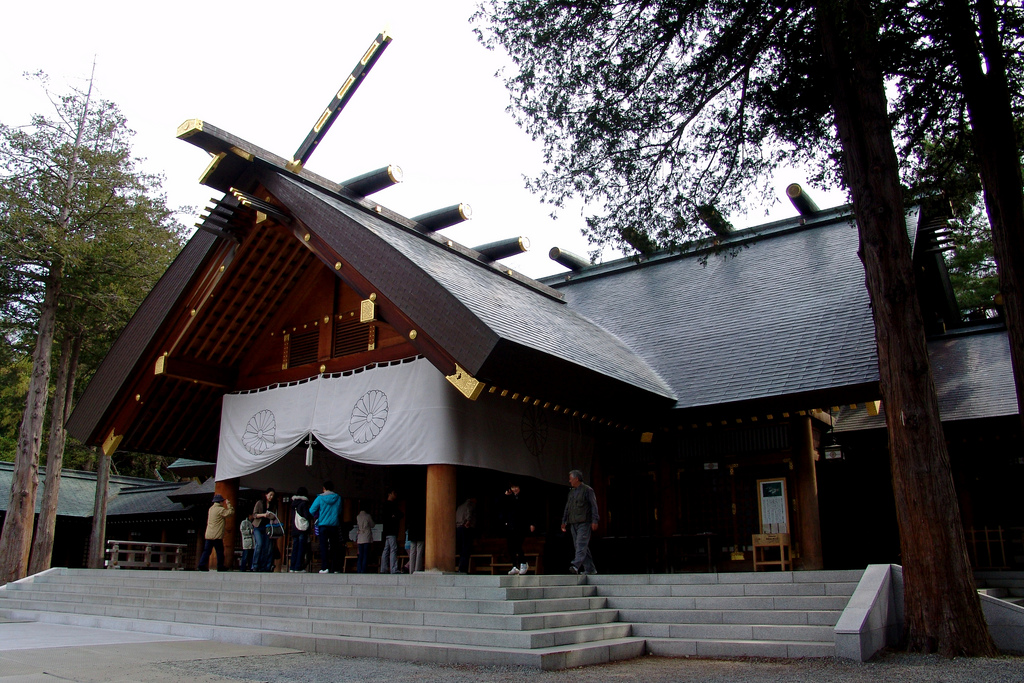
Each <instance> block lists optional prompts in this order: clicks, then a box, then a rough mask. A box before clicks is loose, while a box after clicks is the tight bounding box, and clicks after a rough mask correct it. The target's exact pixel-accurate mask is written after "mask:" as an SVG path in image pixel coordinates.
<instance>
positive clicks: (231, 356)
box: [219, 235, 304, 365]
mask: <svg viewBox="0 0 1024 683" xmlns="http://www.w3.org/2000/svg"><path fill="white" fill-rule="evenodd" d="M285 239H286V240H288V241H283V242H282V248H281V251H284V252H285V253H286V254H287V255H286V257H285V259H284V262H283V263H281V261H279V263H281V266H280V268H278V269H277V272H276V273H273V272H272V269H271V268H265V269H263V271H262V273H263V277H262V278H261V280H260V282H259V283H257V284H256V285H255V286H256V287H258V288H259V289H257V290H255V291H259V292H261V298H260V300H259V301H258V302H256V304H255V305H254V306H253V307H252V309H251V310H250V311H249V313H248V315H246V316H245V318H244V319H243V320H240V319H238V318H236V319H235V322H236V333H235V335H234V338H235V339H236V341H238V342H239V345H238V348H237V349H235V350H234V351H233V353H232V347H230V346H228V347H226V348H225V349H224V351H223V352H222V353H221V356H220V357H219V360H220V362H221V363H224V364H231V365H234V364H235V363H236V362H237V361H238V359H239V356H240V355H241V353H242V352H243V350H244V349H246V348H247V347H248V345H249V343H250V342H251V340H252V339H253V338H254V337H255V336H256V335H257V333H258V331H259V329H260V320H259V318H263V319H264V320H265V319H266V316H267V314H268V313H269V312H275V311H277V310H278V309H280V308H281V303H282V301H283V300H284V299H285V298H286V297H287V296H289V294H290V293H291V291H292V289H293V288H294V286H295V282H296V281H297V280H298V279H299V278H300V277H301V274H300V273H299V271H298V268H299V265H300V264H301V262H302V260H303V259H302V257H303V256H304V253H303V249H302V247H301V246H299V245H297V244H295V243H294V242H291V236H290V235H289V236H287V237H286V238H285Z"/></svg>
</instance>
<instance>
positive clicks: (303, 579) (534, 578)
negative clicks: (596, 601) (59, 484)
mask: <svg viewBox="0 0 1024 683" xmlns="http://www.w3.org/2000/svg"><path fill="white" fill-rule="evenodd" d="M36 581H37V582H44V583H60V582H74V583H79V584H94V585H95V584H98V585H111V584H115V583H116V584H118V585H125V586H135V587H159V586H167V585H190V586H209V587H210V589H211V590H220V589H222V588H223V587H224V584H230V585H232V586H242V585H247V584H262V585H263V586H268V585H269V586H274V585H278V586H280V585H292V584H296V583H315V584H318V585H338V584H341V585H370V586H373V585H377V586H382V585H387V586H395V585H430V586H466V587H516V588H521V587H534V586H542V587H555V586H577V585H586V584H587V583H588V582H587V580H586V577H580V576H571V575H536V574H530V575H526V576H489V575H477V574H473V575H469V574H435V573H432V572H423V573H416V574H412V575H408V574H318V573H306V572H301V573H295V574H292V573H282V572H272V573H251V572H213V571H211V572H194V571H185V572H182V571H154V570H141V569H117V570H114V569H109V570H103V571H97V570H92V569H66V568H61V569H60V570H59V572H54V573H52V574H46V575H45V576H40V577H38V578H37V579H36Z"/></svg>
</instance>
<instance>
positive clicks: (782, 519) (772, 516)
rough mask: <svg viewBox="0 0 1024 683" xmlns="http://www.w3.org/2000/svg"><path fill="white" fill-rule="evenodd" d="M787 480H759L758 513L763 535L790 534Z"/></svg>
mask: <svg viewBox="0 0 1024 683" xmlns="http://www.w3.org/2000/svg"><path fill="white" fill-rule="evenodd" d="M786 500H787V498H786V479H785V478H779V479H758V480H757V503H758V505H757V511H758V517H759V519H760V520H761V533H762V534H788V533H789V507H788V506H787V505H786Z"/></svg>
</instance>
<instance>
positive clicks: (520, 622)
mask: <svg viewBox="0 0 1024 683" xmlns="http://www.w3.org/2000/svg"><path fill="white" fill-rule="evenodd" d="M254 597H260V596H258V595H257V596H254ZM277 597H280V596H277ZM299 597H302V596H299ZM306 600H307V603H304V604H276V603H273V602H272V603H259V602H256V603H253V602H249V603H243V602H230V601H217V600H209V601H191V600H172V599H163V598H137V597H122V596H115V597H113V598H111V597H109V596H91V595H89V594H83V593H72V592H61V593H50V592H40V591H31V590H18V591H15V592H12V593H10V594H9V595H7V597H6V598H4V599H0V606H2V605H4V604H11V603H17V605H18V606H19V607H22V608H25V609H37V610H47V609H54V610H59V611H79V612H86V611H88V613H90V614H106V615H109V616H121V617H132V618H137V617H138V615H139V613H140V611H143V610H144V612H143V613H145V614H158V615H159V613H160V612H176V611H178V610H183V611H185V612H187V613H190V614H197V615H198V614H203V613H211V614H221V615H234V617H235V618H237V619H239V620H244V619H253V618H256V619H259V618H260V617H270V618H289V619H310V620H318V621H346V622H364V623H379V624H402V625H430V626H457V625H464V626H465V625H469V624H472V625H473V626H472V627H478V628H504V629H515V630H534V629H542V628H555V627H576V626H585V625H594V624H606V623H609V622H612V621H615V618H616V611H615V610H608V609H587V610H575V611H569V612H564V611H563V612H534V613H531V614H525V615H503V614H490V613H486V612H484V613H479V612H476V613H468V612H440V611H434V610H431V611H423V610H405V609H403V610H389V609H379V608H374V607H369V608H352V607H329V606H324V601H323V600H320V599H316V598H313V597H309V598H306ZM467 604H468V603H467ZM86 605H90V606H93V607H96V608H97V609H89V608H87V607H86ZM79 606H80V607H79ZM478 607H479V606H478ZM160 618H163V619H166V620H168V621H180V620H181V619H177V618H175V617H160ZM224 618H227V617H224ZM196 619H197V620H200V617H198V616H197V617H196ZM205 623H216V622H215V620H213V619H211V618H209V617H207V618H206V622H205Z"/></svg>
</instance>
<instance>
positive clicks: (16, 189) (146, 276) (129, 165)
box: [0, 74, 185, 476]
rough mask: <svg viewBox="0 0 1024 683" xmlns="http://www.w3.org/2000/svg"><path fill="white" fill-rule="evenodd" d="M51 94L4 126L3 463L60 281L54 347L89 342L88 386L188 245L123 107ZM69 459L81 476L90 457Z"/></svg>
mask: <svg viewBox="0 0 1024 683" xmlns="http://www.w3.org/2000/svg"><path fill="white" fill-rule="evenodd" d="M34 77H35V78H38V79H39V81H40V83H41V85H42V86H43V87H44V88H45V87H46V86H47V81H46V78H45V76H43V75H42V74H36V75H35V76H34ZM47 94H48V95H49V96H50V101H51V102H52V104H53V108H54V111H53V115H51V116H49V117H48V116H43V115H35V116H33V117H32V119H31V122H30V124H29V125H27V126H18V127H15V126H9V125H5V124H2V123H0V265H2V270H0V332H2V333H3V335H4V336H5V337H6V339H7V341H8V342H9V345H8V346H7V351H8V354H7V355H6V356H3V357H0V380H3V379H6V378H7V377H11V378H12V379H11V380H9V381H4V383H3V386H2V388H0V453H6V445H5V444H6V443H7V442H8V441H9V440H10V439H12V438H16V434H17V422H18V420H20V417H21V411H23V410H24V407H25V390H26V386H27V384H26V383H25V382H24V381H21V382H15V381H14V378H16V377H21V378H24V377H26V376H27V375H28V373H29V372H30V371H31V351H32V348H33V346H34V345H35V337H36V328H37V321H38V318H39V314H40V306H41V304H42V298H43V291H44V286H47V283H48V282H49V283H50V285H52V283H53V282H57V281H59V284H60V292H61V296H60V299H59V308H58V313H57V336H58V337H62V336H70V337H76V336H80V337H82V339H83V344H82V352H81V357H80V365H79V370H78V378H79V380H82V379H88V377H89V376H90V375H91V374H92V372H94V371H95V368H96V367H97V366H98V365H99V362H100V360H101V359H102V358H103V356H104V355H105V354H106V351H107V349H108V348H109V346H110V344H111V343H112V342H113V340H114V339H115V338H116V336H117V334H118V333H119V331H120V330H121V328H122V327H123V326H124V325H125V324H126V323H127V321H128V320H129V318H130V317H131V315H132V313H133V312H134V311H135V309H136V308H137V307H138V305H139V304H140V303H141V301H142V299H143V298H144V297H145V296H146V294H148V293H149V291H150V290H151V289H152V287H153V285H154V284H155V282H156V280H157V279H158V278H159V277H160V275H161V274H162V273H163V271H164V270H165V269H166V268H167V266H168V265H169V264H170V262H171V260H172V259H173V258H174V256H175V255H176V254H177V253H178V251H179V250H180V248H181V244H182V242H183V237H184V234H185V230H184V228H183V226H181V225H180V224H179V223H178V222H177V221H176V220H175V219H174V217H173V212H172V211H171V209H169V208H168V207H167V205H166V198H165V196H164V195H163V193H162V191H161V188H160V185H161V182H162V178H161V177H160V176H158V175H154V174H150V173H146V172H144V171H143V170H142V169H141V168H140V166H139V160H138V159H137V158H135V157H134V156H133V155H132V150H131V137H132V135H133V132H132V131H131V129H129V128H128V125H127V122H126V121H125V119H124V117H123V116H122V114H121V113H120V111H119V109H118V108H117V106H116V105H115V104H114V103H112V102H109V101H106V100H101V99H96V98H94V97H92V96H91V90H90V91H89V92H81V91H77V90H71V91H69V92H67V93H64V94H59V95H55V94H53V93H51V92H50V91H49V90H48V91H47ZM55 348H58V347H55ZM55 355H56V354H55ZM55 361H56V359H54V362H55ZM19 373H20V374H19ZM85 384H86V382H84V381H78V382H76V387H82V386H85ZM51 393H52V388H51ZM77 393H81V392H80V391H76V394H77ZM18 394H20V407H18V408H17V410H15V409H14V407H13V406H15V405H16V404H17V401H15V400H14V399H13V397H14V396H16V395H18ZM48 407H49V404H48ZM15 414H16V415H17V417H14V415H15ZM44 441H45V436H44ZM43 451H44V452H45V443H44V448H43ZM66 456H67V460H66V462H67V466H68V467H72V468H80V469H89V468H91V462H92V459H93V457H94V456H93V455H92V454H91V452H90V451H89V450H87V449H85V448H84V447H82V446H80V445H77V444H74V443H73V442H71V441H69V445H68V449H67V454H66ZM0 457H3V456H0ZM150 476H152V474H151V473H150Z"/></svg>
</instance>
